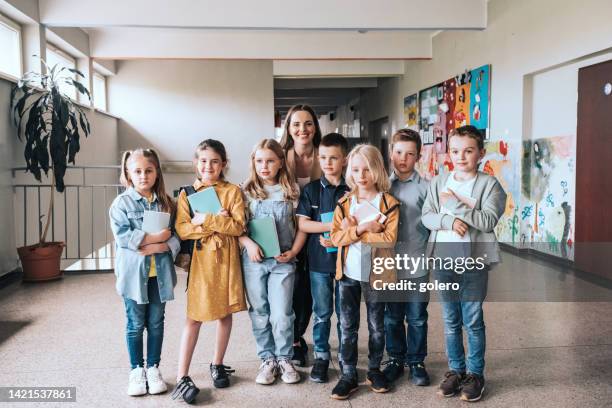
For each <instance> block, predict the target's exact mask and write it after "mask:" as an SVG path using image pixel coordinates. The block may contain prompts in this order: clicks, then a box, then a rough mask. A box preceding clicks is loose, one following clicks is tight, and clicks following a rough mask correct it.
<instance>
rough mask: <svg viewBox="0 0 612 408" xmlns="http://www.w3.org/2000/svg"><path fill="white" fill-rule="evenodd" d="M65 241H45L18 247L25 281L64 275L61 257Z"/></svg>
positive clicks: (45, 279) (50, 278)
mask: <svg viewBox="0 0 612 408" xmlns="http://www.w3.org/2000/svg"><path fill="white" fill-rule="evenodd" d="M64 245H65V244H64V243H63V242H45V243H44V244H43V245H40V244H36V245H30V246H24V247H21V248H17V253H18V254H19V259H20V260H21V267H22V268H23V280H24V282H40V281H48V280H53V279H59V278H61V277H62V271H61V270H60V259H61V257H62V251H63V250H64Z"/></svg>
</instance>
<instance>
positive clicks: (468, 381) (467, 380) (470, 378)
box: [462, 373, 480, 385]
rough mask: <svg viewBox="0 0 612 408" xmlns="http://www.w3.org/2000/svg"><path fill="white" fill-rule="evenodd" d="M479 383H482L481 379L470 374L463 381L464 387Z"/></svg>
mask: <svg viewBox="0 0 612 408" xmlns="http://www.w3.org/2000/svg"><path fill="white" fill-rule="evenodd" d="M477 381H480V379H479V378H478V377H476V375H474V374H472V373H469V374H467V375H466V376H465V378H464V379H463V382H462V384H463V385H467V384H471V383H475V382H477Z"/></svg>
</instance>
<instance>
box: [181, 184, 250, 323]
mask: <svg viewBox="0 0 612 408" xmlns="http://www.w3.org/2000/svg"><path fill="white" fill-rule="evenodd" d="M213 186H214V188H215V192H216V193H217V196H219V201H220V202H221V205H222V206H223V208H225V209H226V210H227V212H229V214H230V216H229V217H224V216H221V215H216V214H215V215H213V214H207V215H206V218H205V220H204V223H203V224H202V225H198V226H195V225H192V224H191V216H190V215H189V202H188V201H187V195H186V194H185V192H184V191H183V192H181V194H180V196H179V199H178V205H177V214H176V223H175V228H176V232H177V234H178V236H179V237H180V238H181V239H183V240H184V239H194V240H196V246H195V247H194V250H193V255H192V258H191V268H190V271H189V286H188V289H187V317H189V318H190V319H193V320H197V321H200V322H205V321H211V320H218V319H221V318H223V317H225V316H227V315H228V314H230V313H236V312H240V311H242V310H246V309H247V306H246V300H245V297H244V285H243V283H242V269H241V265H240V247H239V245H238V237H239V236H240V235H242V234H243V233H244V232H245V225H246V217H245V208H244V200H243V198H242V193H241V191H240V188H239V187H238V186H236V185H233V184H231V183H228V182H227V181H221V180H220V181H218V182H216V183H215V184H213ZM193 187H194V188H195V190H196V191H200V190H202V189H204V188H206V187H210V185H205V184H203V183H202V182H200V181H199V180H197V181H196V182H195V183H194V184H193ZM197 241H199V242H200V243H201V249H198V248H197Z"/></svg>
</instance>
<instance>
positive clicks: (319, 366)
mask: <svg viewBox="0 0 612 408" xmlns="http://www.w3.org/2000/svg"><path fill="white" fill-rule="evenodd" d="M328 369H329V360H323V359H322V358H317V359H315V361H314V364H313V365H312V370H311V371H310V380H311V381H314V382H316V383H326V382H327V381H328V377H327V370H328Z"/></svg>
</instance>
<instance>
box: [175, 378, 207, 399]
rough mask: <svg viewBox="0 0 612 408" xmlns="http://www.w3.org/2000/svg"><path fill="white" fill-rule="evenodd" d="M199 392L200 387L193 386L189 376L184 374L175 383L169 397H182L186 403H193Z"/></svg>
mask: <svg viewBox="0 0 612 408" xmlns="http://www.w3.org/2000/svg"><path fill="white" fill-rule="evenodd" d="M199 392H200V389H199V388H198V387H196V386H195V384H194V383H193V380H192V379H191V377H189V376H187V375H186V376H184V377H183V378H181V379H180V381H179V382H178V383H177V384H176V386H175V387H174V390H172V394H170V398H172V399H173V400H176V399H182V400H183V401H185V402H186V403H188V404H193V403H194V402H195V399H196V395H198V393H199Z"/></svg>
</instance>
